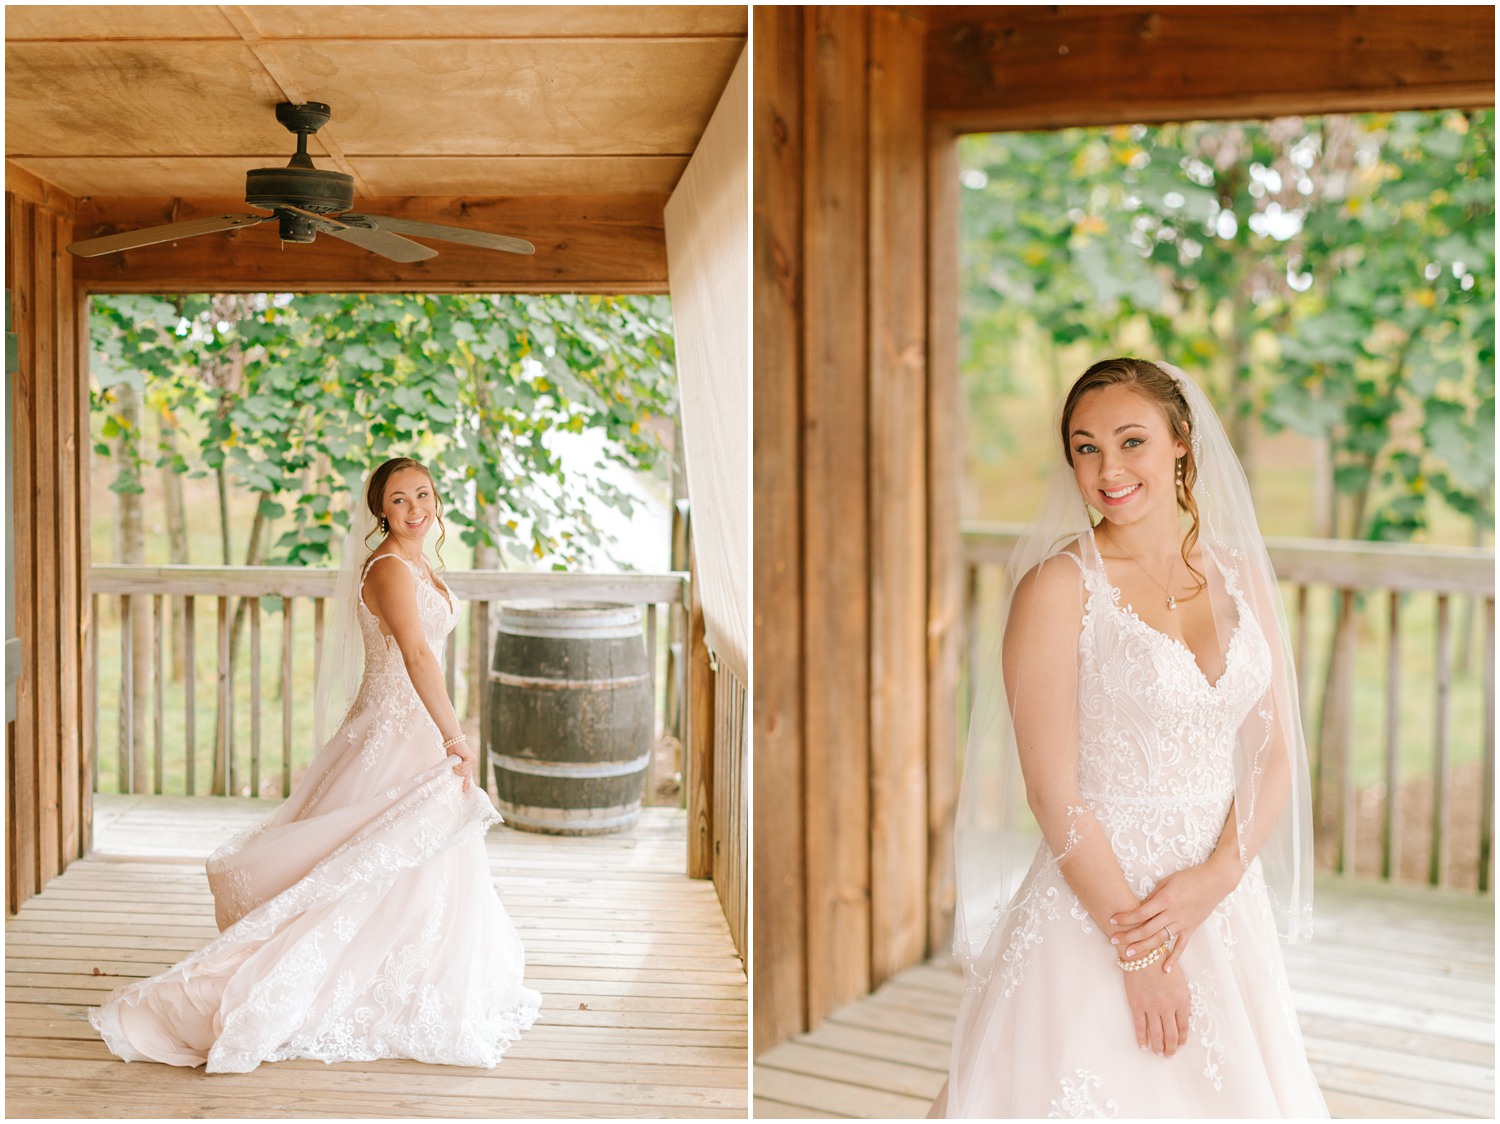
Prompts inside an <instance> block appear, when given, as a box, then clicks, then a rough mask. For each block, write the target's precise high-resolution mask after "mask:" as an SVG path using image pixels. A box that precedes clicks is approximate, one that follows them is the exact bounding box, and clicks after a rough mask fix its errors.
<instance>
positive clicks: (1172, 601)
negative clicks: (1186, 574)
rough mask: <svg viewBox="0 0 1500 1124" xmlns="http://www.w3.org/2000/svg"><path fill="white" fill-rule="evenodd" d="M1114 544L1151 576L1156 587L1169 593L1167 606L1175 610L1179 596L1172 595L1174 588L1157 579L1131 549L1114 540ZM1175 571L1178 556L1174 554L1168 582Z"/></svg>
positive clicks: (1143, 571) (1168, 573)
mask: <svg viewBox="0 0 1500 1124" xmlns="http://www.w3.org/2000/svg"><path fill="white" fill-rule="evenodd" d="M1112 545H1113V546H1114V548H1115V549H1116V550H1118V551H1119V552H1120V553H1121V554H1123V555H1125V557H1126V558H1128V559H1130V560H1131V561H1132V562H1134V563H1135V564H1136V565H1137V566H1138V567H1140V571H1141V573H1143V574H1145V575H1146V576H1147V577H1148V578H1150V579H1151V581H1152V583H1153V584H1154V585H1155V586H1156V588H1157V589H1159V590H1161V591H1162V592H1163V593H1165V594H1166V595H1167V608H1168V609H1172V610H1174V611H1175V610H1176V608H1177V598H1175V597H1173V596H1172V590H1171V589H1170V588H1169V587H1168V586H1165V585H1162V584H1161V582H1159V581H1157V580H1156V578H1155V576H1154V575H1153V574H1152V573H1151V571H1150V570H1148V569H1146V566H1145V563H1143V562H1142V561H1141V560H1140V559H1139V558H1137V557H1136V556H1135V555H1134V554H1131V553H1130V551H1128V550H1126V549H1125V548H1124V547H1123V546H1121V545H1120V544H1119V543H1117V542H1113V541H1112ZM1175 573H1177V556H1176V555H1175V554H1174V555H1173V556H1172V567H1171V569H1170V570H1168V571H1167V581H1168V582H1171V580H1172V575H1173V574H1175Z"/></svg>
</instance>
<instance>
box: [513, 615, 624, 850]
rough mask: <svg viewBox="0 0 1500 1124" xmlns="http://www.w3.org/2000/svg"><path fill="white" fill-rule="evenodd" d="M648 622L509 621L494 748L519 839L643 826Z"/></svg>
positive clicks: (618, 618)
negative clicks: (529, 834)
mask: <svg viewBox="0 0 1500 1124" xmlns="http://www.w3.org/2000/svg"><path fill="white" fill-rule="evenodd" d="M641 619H642V618H641V608H640V606H639V605H601V604H578V603H573V604H568V605H553V604H549V603H539V602H517V603H515V604H511V605H507V606H504V607H503V608H502V609H501V610H500V631H499V634H498V635H497V636H496V638H495V658H494V663H493V664H492V667H491V670H490V708H489V724H490V729H489V746H490V762H491V763H492V765H493V766H494V769H495V786H496V788H497V789H498V790H499V796H500V800H499V808H500V813H501V815H503V816H504V817H505V822H506V823H508V824H509V825H510V826H511V827H515V828H520V829H521V830H523V831H540V832H547V833H550V834H554V835H602V834H605V833H606V832H611V831H624V830H625V829H626V828H628V827H630V826H631V825H632V824H633V823H635V821H636V818H637V817H638V816H639V815H640V814H641V784H642V781H643V779H644V778H645V774H646V766H647V764H648V763H649V761H650V757H651V733H652V730H651V726H652V717H653V715H652V699H651V676H650V674H649V668H648V667H647V664H646V658H647V656H646V646H645V643H644V642H643V641H642V638H641Z"/></svg>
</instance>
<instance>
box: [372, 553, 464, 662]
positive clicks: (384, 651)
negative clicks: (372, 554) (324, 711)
mask: <svg viewBox="0 0 1500 1124" xmlns="http://www.w3.org/2000/svg"><path fill="white" fill-rule="evenodd" d="M386 557H390V558H396V559H398V560H400V562H401V564H402V565H404V566H406V567H407V569H409V570H410V571H411V575H412V578H413V579H414V580H415V581H416V583H417V615H418V617H419V618H420V619H421V622H422V635H423V637H424V638H425V639H426V640H427V646H428V647H429V648H431V649H432V654H433V655H435V656H436V657H437V660H438V663H439V665H441V664H442V662H443V651H444V647H445V643H444V642H445V641H446V640H447V639H448V633H450V632H452V631H453V628H454V626H455V625H456V624H458V607H457V605H456V604H454V603H452V602H450V600H449V599H448V597H446V596H444V594H443V592H442V590H440V589H438V588H437V586H436V585H434V584H433V583H432V581H431V579H429V578H428V577H427V575H426V574H424V573H422V572H421V570H420V568H419V567H417V566H415V565H413V564H412V563H411V562H408V561H407V560H406V559H405V558H402V557H401V556H400V555H399V554H391V555H384V554H383V555H381V556H380V558H386ZM379 561H380V559H379V558H377V559H376V560H375V561H374V562H372V563H370V565H371V566H375V565H378V564H379ZM368 578H369V570H368V569H366V571H365V580H368ZM359 589H360V592H359V597H358V600H357V605H358V609H357V611H356V616H358V618H359V631H360V636H361V637H362V639H363V640H364V646H365V678H366V679H370V678H373V677H378V676H383V675H397V674H399V675H400V676H401V677H402V678H406V677H407V676H406V664H405V662H404V661H403V660H402V658H401V649H400V648H399V647H398V646H397V644H396V638H395V637H394V636H388V635H386V634H385V633H384V632H382V631H381V630H380V621H379V620H378V619H376V616H375V614H374V613H372V612H370V610H369V609H368V608H367V607H366V605H365V595H364V581H361V582H360V587H359Z"/></svg>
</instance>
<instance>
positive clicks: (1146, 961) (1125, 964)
mask: <svg viewBox="0 0 1500 1124" xmlns="http://www.w3.org/2000/svg"><path fill="white" fill-rule="evenodd" d="M1171 948H1172V942H1171V941H1166V942H1164V943H1162V944H1159V945H1157V946H1156V947H1155V948H1153V949H1152V950H1151V951H1150V952H1148V953H1146V955H1145V956H1142V957H1140V958H1139V959H1137V960H1126V959H1124V958H1123V957H1118V956H1117V957H1115V963H1116V964H1118V965H1119V966H1120V970H1121V971H1122V972H1139V971H1140V970H1141V969H1142V968H1149V967H1151V965H1153V964H1155V963H1156V962H1157V961H1158V960H1160V959H1161V958H1162V957H1163V956H1165V955H1166V954H1167V953H1168V952H1170V951H1171Z"/></svg>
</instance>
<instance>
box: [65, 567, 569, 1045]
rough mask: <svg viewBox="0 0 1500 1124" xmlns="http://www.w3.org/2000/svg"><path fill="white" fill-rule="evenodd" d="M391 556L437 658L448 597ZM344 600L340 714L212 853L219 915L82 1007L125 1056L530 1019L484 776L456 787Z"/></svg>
mask: <svg viewBox="0 0 1500 1124" xmlns="http://www.w3.org/2000/svg"><path fill="white" fill-rule="evenodd" d="M382 557H399V556H391V555H384V556H382ZM401 562H402V564H404V565H406V566H408V567H410V568H411V570H412V576H413V578H414V579H415V580H416V584H417V606H418V610H419V614H420V617H421V622H422V632H423V635H424V636H425V638H426V640H427V643H428V645H429V647H431V649H432V651H433V653H434V654H435V655H436V656H437V657H438V659H439V661H441V660H442V658H443V647H444V640H445V639H446V637H447V635H448V633H449V632H451V631H452V630H453V627H454V625H455V624H457V622H458V610H457V606H456V604H454V603H453V602H452V601H451V600H450V598H449V597H448V596H446V595H445V594H444V593H443V592H442V591H440V590H439V589H438V588H437V587H436V586H434V585H433V584H431V582H429V581H428V580H427V578H426V577H425V576H424V575H423V574H422V573H421V571H420V570H419V569H418V568H417V567H416V566H414V565H412V564H411V563H409V562H406V561H405V560H404V559H401ZM378 564H380V563H379V562H378V560H377V562H375V563H371V565H378ZM385 564H386V565H394V564H395V563H385ZM356 616H357V617H358V620H359V627H360V632H361V634H362V638H363V642H364V649H365V669H364V678H363V680H362V681H361V683H360V685H359V693H358V695H357V696H356V698H355V700H354V704H353V705H352V706H351V707H350V709H349V712H348V714H347V715H346V716H345V718H344V720H343V722H342V723H341V724H340V726H339V728H338V730H337V731H336V732H335V733H334V734H333V736H332V737H331V738H330V739H329V740H328V743H327V744H326V745H324V746H323V748H322V750H321V751H320V752H319V753H318V754H317V756H316V757H315V758H314V759H313V762H312V765H311V767H310V768H309V770H308V773H307V775H306V777H304V778H303V780H302V781H301V783H300V784H299V785H298V786H297V789H296V791H295V792H293V793H292V795H291V796H290V797H289V798H288V799H287V800H286V802H285V803H283V804H282V805H281V806H280V807H279V808H277V809H276V811H275V812H274V813H272V815H271V816H270V817H269V818H268V819H266V820H265V822H263V823H262V824H260V825H259V826H258V827H256V828H254V829H253V830H252V831H250V832H248V833H246V834H244V835H241V836H239V837H238V838H236V839H233V840H231V841H230V842H229V843H226V844H225V845H224V846H223V847H220V848H219V849H218V850H217V851H215V852H214V854H213V856H212V857H211V858H210V859H209V860H208V881H209V888H210V889H211V890H212V891H213V895H214V904H215V912H216V917H217V921H218V925H219V928H220V930H221V935H220V936H219V937H218V938H217V939H216V940H214V941H213V942H212V943H210V944H208V945H207V946H205V947H204V948H202V949H200V950H199V951H197V952H195V953H193V955H191V956H189V957H188V958H187V959H186V960H183V961H182V962H181V963H179V964H177V965H176V966H175V967H173V968H171V969H169V970H168V971H166V972H164V973H162V974H161V975H159V976H155V977H153V978H151V979H148V980H142V981H139V982H136V983H132V984H129V985H127V986H126V987H123V988H120V989H119V990H117V991H115V992H114V993H113V994H111V995H110V996H109V998H108V999H107V1000H106V1001H105V1003H104V1004H103V1005H102V1006H101V1007H98V1008H95V1009H94V1010H91V1011H90V1012H89V1021H90V1022H91V1023H92V1024H93V1025H94V1027H95V1028H96V1029H97V1030H98V1031H99V1033H100V1034H101V1035H102V1036H103V1038H104V1041H105V1043H106V1045H108V1046H109V1048H110V1050H112V1051H113V1052H114V1053H115V1054H117V1055H119V1056H120V1057H121V1058H124V1059H125V1060H126V1061H158V1062H166V1063H167V1064H169V1065H183V1066H198V1065H203V1066H206V1069H207V1071H208V1072H210V1073H225V1072H234V1073H242V1072H247V1071H249V1070H252V1069H254V1068H255V1067H256V1066H258V1065H259V1064H260V1063H261V1062H269V1061H282V1060H285V1059H288V1058H317V1059H319V1060H321V1061H325V1062H337V1061H369V1060H373V1059H376V1058H415V1059H416V1060H418V1061H423V1062H440V1063H446V1064H449V1065H464V1066H486V1067H489V1066H493V1065H495V1064H496V1062H498V1061H499V1060H500V1055H501V1054H502V1053H504V1051H505V1049H506V1047H507V1046H508V1045H509V1044H510V1043H511V1042H512V1041H513V1040H514V1039H515V1038H516V1037H517V1036H519V1035H520V1034H521V1033H522V1032H523V1031H524V1030H526V1029H527V1028H528V1027H529V1026H530V1025H531V1024H532V1022H533V1021H534V1020H535V1019H536V1017H537V1011H538V1008H539V1006H540V1002H541V997H540V996H539V995H538V994H537V993H536V992H535V991H533V990H531V989H530V988H528V987H526V986H525V984H524V982H523V978H522V977H523V975H524V971H525V953H524V950H523V949H522V947H521V941H520V938H519V937H518V936H517V935H516V931H515V927H514V926H513V925H512V924H511V921H510V918H509V917H508V916H507V915H506V912H505V909H504V907H503V906H502V905H501V904H500V900H499V898H498V897H496V894H495V889H494V886H493V885H492V884H491V881H490V872H489V865H488V863H487V861H486V856H485V847H484V833H485V829H486V828H488V827H489V826H490V825H491V824H495V823H498V822H499V821H500V816H499V814H498V813H497V812H496V811H495V809H494V807H493V805H491V804H490V801H489V797H488V796H487V795H486V793H485V791H484V789H483V787H482V786H481V785H480V784H478V783H476V784H471V785H470V787H469V791H468V792H467V793H465V792H464V791H463V790H462V781H461V780H460V778H459V777H458V776H456V775H455V774H454V772H453V766H454V765H455V764H456V763H457V760H458V759H457V758H456V757H448V758H447V759H446V760H445V759H444V754H443V750H442V748H441V745H442V735H441V734H440V733H439V731H438V728H437V725H436V724H435V723H434V722H433V721H432V718H431V717H430V716H429V714H428V713H427V709H426V707H424V706H423V704H422V702H421V700H420V699H419V698H418V696H417V692H416V689H415V688H414V687H413V686H412V682H411V678H410V676H408V675H407V672H406V666H405V664H404V663H403V661H402V658H401V652H400V650H399V649H398V648H397V647H396V644H395V641H394V639H392V638H388V637H386V636H385V635H384V634H383V633H382V632H381V629H380V625H379V622H378V621H377V620H376V619H375V617H374V615H373V614H372V613H371V612H370V611H369V610H368V609H367V608H365V606H364V599H363V597H362V596H360V597H359V599H358V608H357V610H356Z"/></svg>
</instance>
